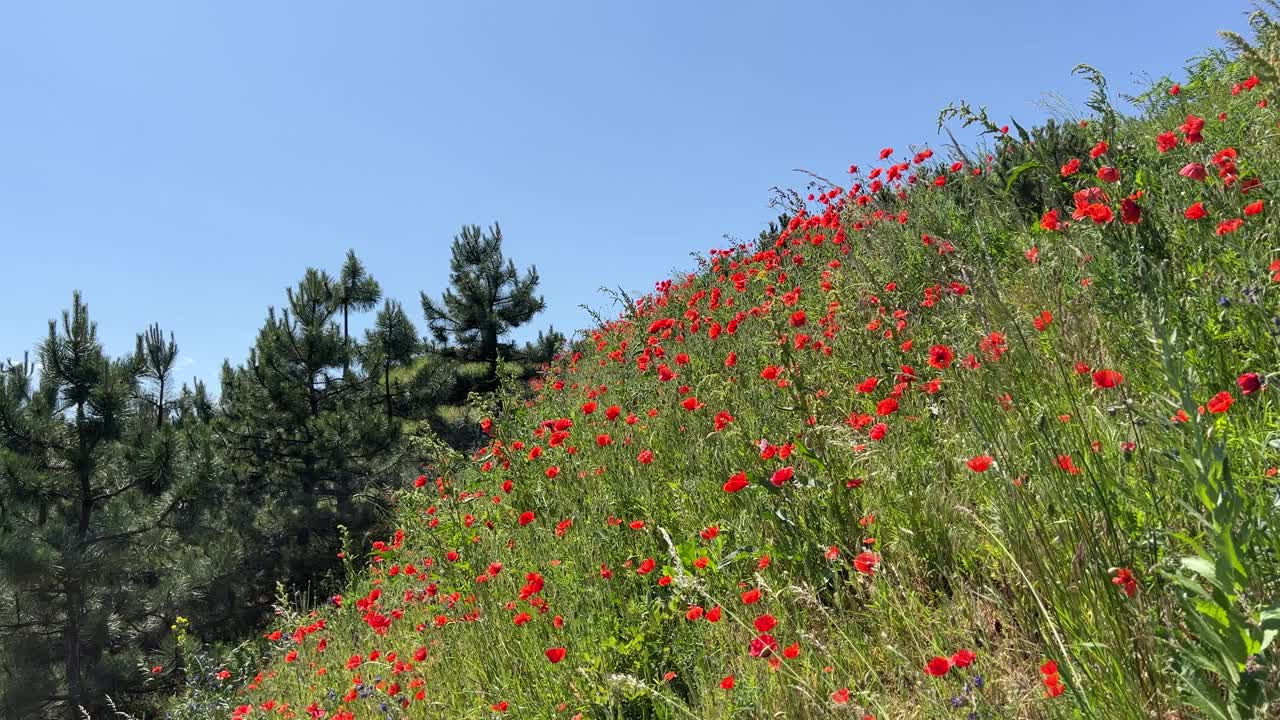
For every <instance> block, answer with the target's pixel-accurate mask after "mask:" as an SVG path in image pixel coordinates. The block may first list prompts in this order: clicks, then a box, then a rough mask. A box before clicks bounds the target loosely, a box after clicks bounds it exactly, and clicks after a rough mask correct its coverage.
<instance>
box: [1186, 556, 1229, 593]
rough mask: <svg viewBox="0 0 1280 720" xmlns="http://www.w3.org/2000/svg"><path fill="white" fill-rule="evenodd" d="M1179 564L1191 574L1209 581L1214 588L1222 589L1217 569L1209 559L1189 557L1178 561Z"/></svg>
mask: <svg viewBox="0 0 1280 720" xmlns="http://www.w3.org/2000/svg"><path fill="white" fill-rule="evenodd" d="M1178 564H1180V565H1182V567H1184V568H1186V569H1188V570H1190V571H1191V572H1193V573H1195V574H1197V575H1199V576H1200V577H1202V578H1204V579H1205V580H1208V581H1209V584H1211V585H1213V586H1214V587H1221V585H1220V584H1219V582H1218V571H1217V568H1215V567H1214V565H1213V563H1212V562H1210V561H1209V560H1208V559H1206V558H1202V557H1197V556H1194V555H1188V556H1186V557H1184V558H1182V559H1180V560H1179V561H1178Z"/></svg>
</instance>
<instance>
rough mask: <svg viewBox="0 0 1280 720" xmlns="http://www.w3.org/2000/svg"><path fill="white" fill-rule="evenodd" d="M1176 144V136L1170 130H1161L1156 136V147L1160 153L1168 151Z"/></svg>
mask: <svg viewBox="0 0 1280 720" xmlns="http://www.w3.org/2000/svg"><path fill="white" fill-rule="evenodd" d="M1177 146H1178V136H1177V135H1174V134H1173V131H1172V130H1169V131H1166V132H1162V133H1160V134H1159V135H1157V136H1156V149H1157V150H1159V151H1160V152H1162V153H1166V152H1169V151H1170V150H1172V149H1174V148H1175V147H1177Z"/></svg>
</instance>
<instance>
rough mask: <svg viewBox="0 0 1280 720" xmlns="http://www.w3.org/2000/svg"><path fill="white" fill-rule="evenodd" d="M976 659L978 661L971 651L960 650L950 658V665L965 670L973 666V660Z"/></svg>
mask: <svg viewBox="0 0 1280 720" xmlns="http://www.w3.org/2000/svg"><path fill="white" fill-rule="evenodd" d="M977 659H978V656H977V655H975V654H974V653H973V652H972V651H970V650H965V649H960V650H957V651H956V653H955V654H954V655H952V656H951V664H952V665H955V666H956V667H958V668H967V667H969V666H970V665H972V664H973V661H974V660H977Z"/></svg>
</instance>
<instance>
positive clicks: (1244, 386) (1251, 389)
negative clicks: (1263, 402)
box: [1236, 372, 1262, 395]
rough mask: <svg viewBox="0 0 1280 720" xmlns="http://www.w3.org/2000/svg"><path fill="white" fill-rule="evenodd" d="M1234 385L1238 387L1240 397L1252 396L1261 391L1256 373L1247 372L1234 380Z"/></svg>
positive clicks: (1260, 384)
mask: <svg viewBox="0 0 1280 720" xmlns="http://www.w3.org/2000/svg"><path fill="white" fill-rule="evenodd" d="M1236 385H1239V386H1240V394H1241V395H1252V394H1254V393H1256V392H1258V391H1259V390H1261V389H1262V379H1261V378H1259V377H1258V373H1255V372H1247V373H1244V374H1242V375H1241V376H1240V377H1238V378H1236Z"/></svg>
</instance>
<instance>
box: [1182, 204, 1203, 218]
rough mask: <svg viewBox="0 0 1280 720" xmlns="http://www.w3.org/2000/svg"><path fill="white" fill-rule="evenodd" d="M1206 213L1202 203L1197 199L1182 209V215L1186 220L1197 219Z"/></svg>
mask: <svg viewBox="0 0 1280 720" xmlns="http://www.w3.org/2000/svg"><path fill="white" fill-rule="evenodd" d="M1208 214H1209V213H1208V212H1207V211H1205V209H1204V203H1203V202H1199V201H1197V202H1194V203H1191V205H1189V206H1187V209H1186V210H1183V211H1182V216H1183V217H1185V218H1186V219H1188V220H1199V219H1200V218H1202V217H1204V216H1206V215H1208Z"/></svg>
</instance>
